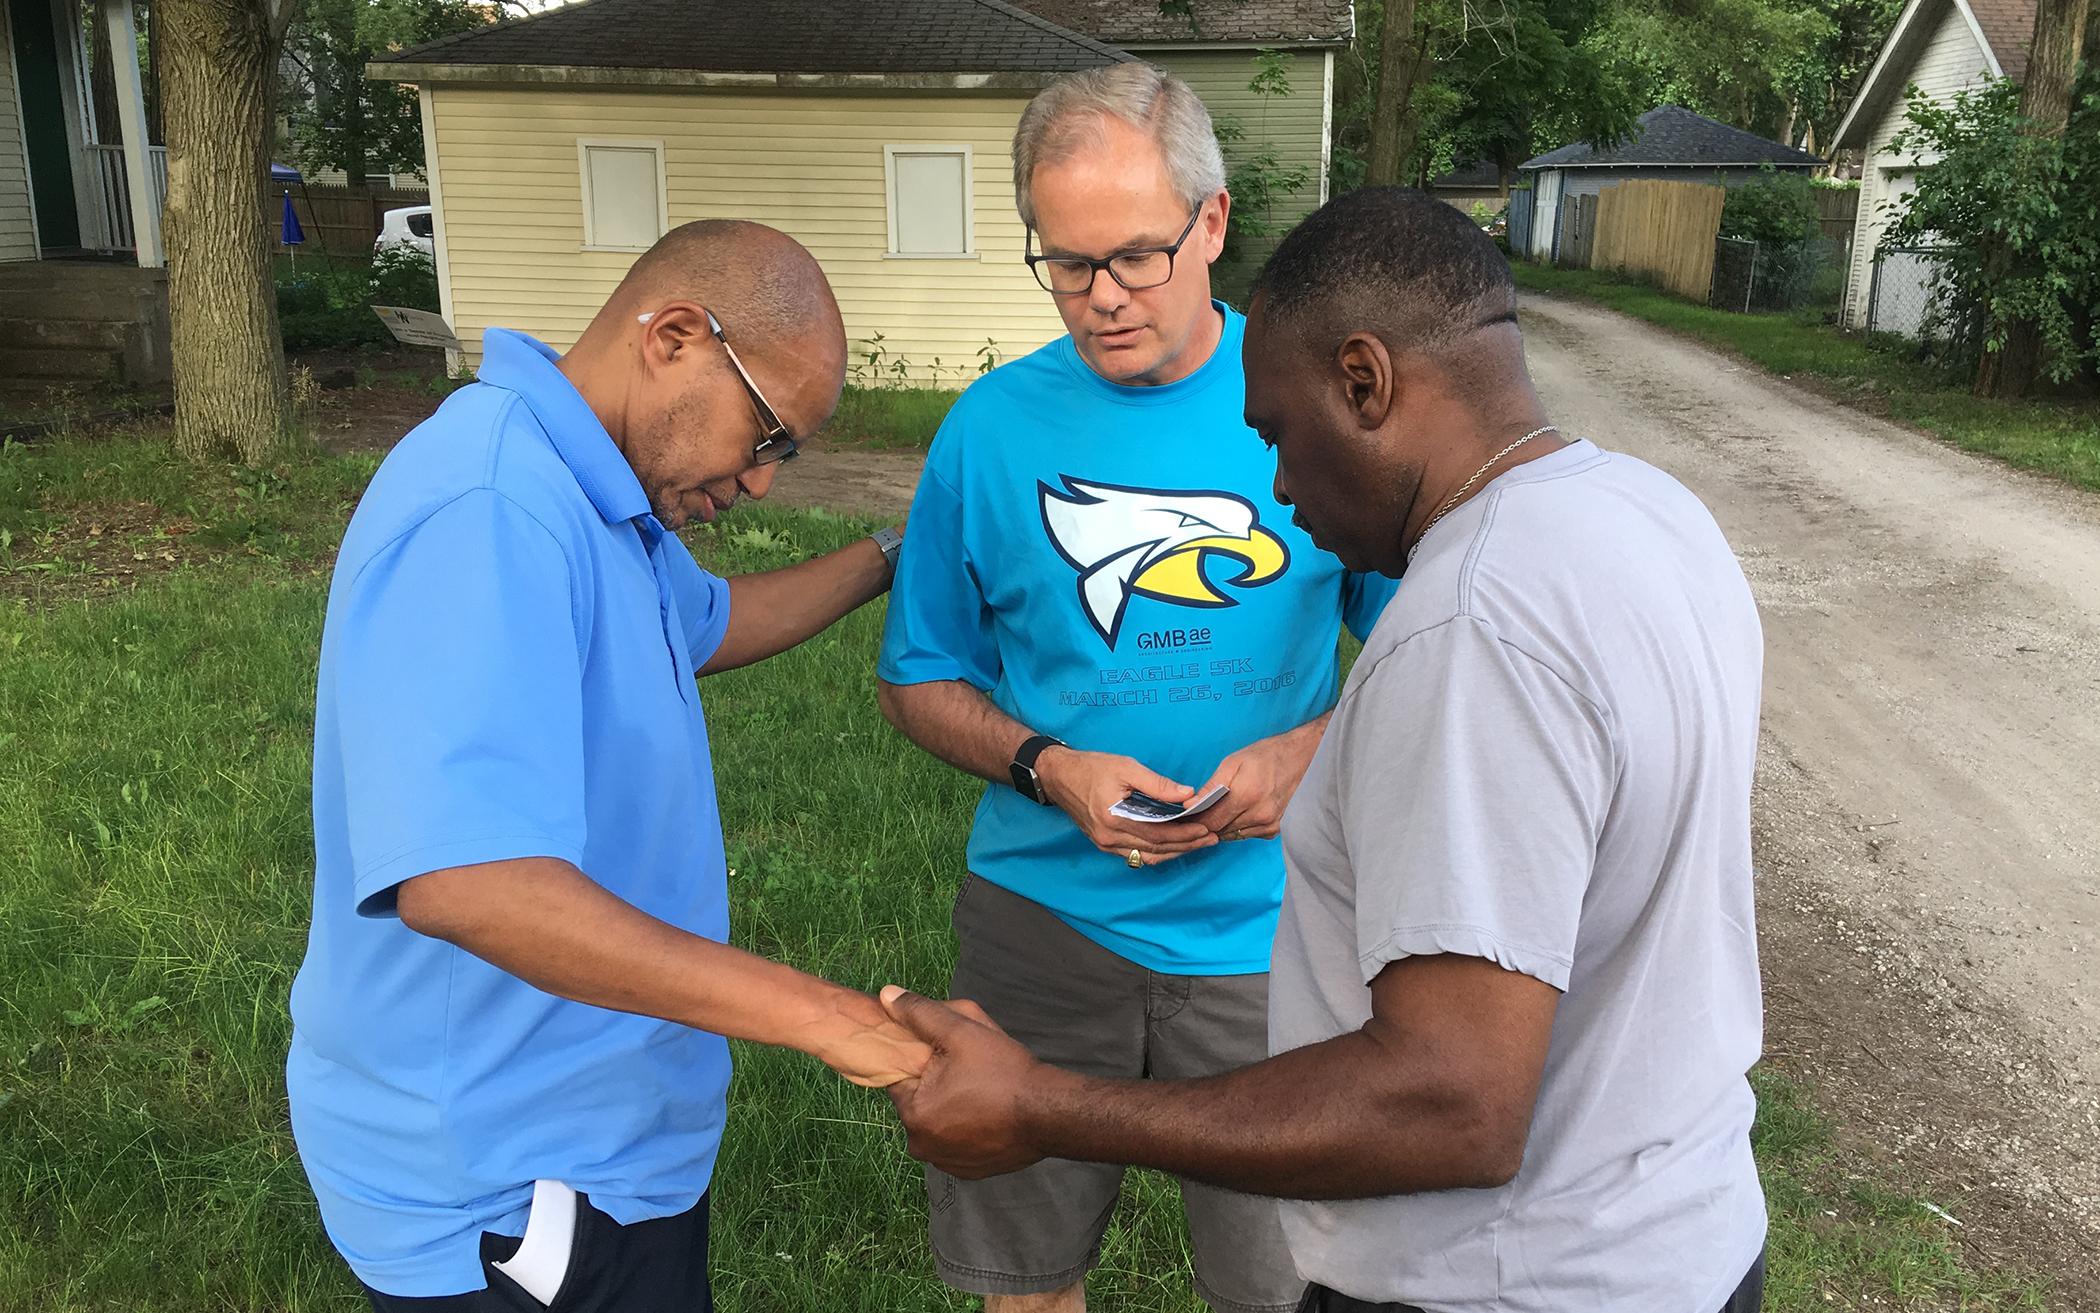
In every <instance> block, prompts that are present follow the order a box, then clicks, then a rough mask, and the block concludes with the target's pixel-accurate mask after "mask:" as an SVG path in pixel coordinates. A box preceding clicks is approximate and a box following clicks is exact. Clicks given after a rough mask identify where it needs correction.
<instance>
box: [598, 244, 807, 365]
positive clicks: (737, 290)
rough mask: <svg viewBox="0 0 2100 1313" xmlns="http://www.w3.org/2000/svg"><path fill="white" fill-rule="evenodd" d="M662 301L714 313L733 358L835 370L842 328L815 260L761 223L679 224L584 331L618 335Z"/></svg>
mask: <svg viewBox="0 0 2100 1313" xmlns="http://www.w3.org/2000/svg"><path fill="white" fill-rule="evenodd" d="M670 301H694V302H698V303H699V304H701V305H704V306H706V307H707V308H708V309H709V310H712V311H713V312H714V315H715V318H716V319H718V320H720V321H721V323H722V328H723V330H724V331H725V332H726V333H728V334H729V338H730V340H731V341H732V342H734V343H735V344H736V349H737V352H738V354H739V355H743V356H747V357H757V358H761V359H770V360H774V361H777V362H780V363H782V364H787V363H789V362H796V363H799V364H801V365H802V366H803V367H805V368H809V369H813V370H817V371H818V372H824V373H828V372H830V370H831V369H832V368H834V367H836V368H837V369H838V370H840V371H842V372H843V370H844V368H845V360H846V330H845V326H844V323H843V321H842V320H841V319H840V318H839V304H838V300H837V299H836V298H835V297H834V296H833V295H832V293H831V283H830V282H829V281H828V280H827V279H826V278H825V277H824V270H823V269H822V268H820V267H819V266H818V264H817V260H816V257H815V256H813V255H811V254H810V253H809V251H808V250H807V249H805V248H804V247H803V245H802V243H800V242H798V241H796V240H795V239H794V238H792V237H790V236H788V235H787V234H786V233H784V232H781V231H780V230H779V229H777V228H768V227H767V226H766V225H764V224H762V223H750V222H747V221H745V220H742V219H701V220H698V221H696V222H693V223H686V224H680V225H679V226H678V227H676V228H673V229H672V230H671V231H669V232H667V233H665V234H664V235H663V236H662V237H661V238H660V239H658V241H657V243H656V245H654V246H652V247H650V248H649V249H648V251H646V252H645V253H643V255H642V257H641V258H640V259H639V260H636V261H635V262H634V266H633V267H632V268H631V269H629V270H628V271H627V276H626V277H625V278H623V279H621V280H620V285H619V287H618V288H617V289H615V290H614V292H613V294H612V299H611V300H609V301H607V302H606V303H605V309H604V310H602V311H600V312H599V315H598V321H597V322H595V323H593V324H592V325H591V328H592V331H594V332H595V331H597V330H598V329H599V328H600V327H601V325H603V326H605V327H609V328H613V329H615V330H618V331H624V330H625V328H626V326H627V325H630V324H632V323H633V322H634V319H635V316H637V315H642V314H647V313H649V312H650V311H652V310H654V309H656V308H657V307H658V306H661V305H663V304H665V303H667V302H670Z"/></svg>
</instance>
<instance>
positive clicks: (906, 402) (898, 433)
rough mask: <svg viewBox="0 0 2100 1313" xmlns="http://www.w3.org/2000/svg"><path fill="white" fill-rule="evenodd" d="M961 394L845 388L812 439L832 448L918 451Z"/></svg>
mask: <svg viewBox="0 0 2100 1313" xmlns="http://www.w3.org/2000/svg"><path fill="white" fill-rule="evenodd" d="M961 395H962V393H961V392H960V391H955V390H950V389H948V388H913V387H862V386H859V385H857V384H856V385H853V386H849V387H848V388H847V389H846V390H845V392H844V393H842V394H841V395H840V396H839V408H838V410H837V412H835V413H834V414H833V415H832V417H831V422H830V423H828V424H826V425H825V426H824V428H823V430H822V432H821V433H819V434H818V437H819V438H820V439H821V440H822V441H823V442H824V443H826V444H827V445H829V446H832V447H866V448H872V449H874V450H876V451H924V450H926V448H928V447H930V446H932V445H933V435H934V433H935V432H936V431H937V430H939V428H940V427H941V421H942V420H944V419H946V418H947V417H948V407H950V406H952V405H954V404H955V399H956V398H957V397H959V396H961Z"/></svg>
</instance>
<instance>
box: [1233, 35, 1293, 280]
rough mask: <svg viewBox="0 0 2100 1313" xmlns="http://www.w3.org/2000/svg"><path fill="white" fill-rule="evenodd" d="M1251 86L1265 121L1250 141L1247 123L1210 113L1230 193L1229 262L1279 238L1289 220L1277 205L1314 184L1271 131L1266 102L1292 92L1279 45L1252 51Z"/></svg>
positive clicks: (1257, 125) (1262, 121)
mask: <svg viewBox="0 0 2100 1313" xmlns="http://www.w3.org/2000/svg"><path fill="white" fill-rule="evenodd" d="M1247 90H1249V91H1251V92H1253V93H1254V94H1255V95H1256V96H1259V97H1260V98H1261V104H1262V115H1261V120H1260V121H1259V122H1258V123H1257V124H1256V125H1255V127H1256V134H1255V138H1254V139H1253V140H1252V141H1249V140H1248V137H1247V127H1246V125H1245V124H1244V123H1242V122H1241V121H1240V120H1239V119H1238V118H1236V117H1235V116H1233V115H1231V114H1219V115H1216V116H1214V117H1213V118H1212V120H1211V128H1212V130H1213V131H1214V132H1216V133H1217V136H1218V148H1219V149H1220V150H1221V151H1223V152H1224V155H1225V190H1227V191H1228V192H1230V193H1232V212H1231V214H1230V215H1228V216H1227V217H1226V222H1225V254H1224V257H1223V258H1224V259H1225V260H1226V261H1227V262H1232V261H1237V260H1239V259H1241V258H1242V257H1243V256H1245V255H1246V254H1247V248H1248V245H1249V244H1250V243H1251V242H1255V241H1259V240H1260V239H1262V238H1266V237H1275V236H1278V235H1280V234H1281V233H1282V231H1283V230H1284V228H1285V227H1287V226H1288V225H1287V224H1285V223H1283V222H1280V221H1279V220H1278V219H1277V218H1276V207H1277V205H1279V204H1280V203H1282V202H1284V201H1287V200H1289V199H1290V198H1291V197H1293V196H1296V195H1297V194H1298V193H1299V192H1302V191H1304V190H1305V189H1306V188H1307V187H1309V186H1312V185H1313V176H1312V171H1311V170H1310V169H1307V168H1305V167H1303V166H1302V165H1301V166H1287V165H1285V164H1284V163H1283V159H1282V157H1281V156H1280V155H1278V154H1277V153H1276V148H1275V146H1274V145H1273V144H1271V141H1270V138H1269V132H1268V102H1269V101H1270V100H1273V99H1275V98H1277V97H1281V96H1288V95H1290V94H1291V78H1290V66H1289V63H1288V59H1287V57H1286V56H1285V55H1284V53H1283V52H1282V51H1280V50H1263V51H1260V52H1258V53H1257V54H1256V55H1255V56H1254V75H1253V77H1251V78H1250V79H1248V82H1247Z"/></svg>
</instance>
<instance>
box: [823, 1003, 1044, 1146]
mask: <svg viewBox="0 0 2100 1313" xmlns="http://www.w3.org/2000/svg"><path fill="white" fill-rule="evenodd" d="M845 997H847V998H848V999H850V1000H858V1002H848V1003H846V1004H845V1005H844V1008H842V1011H843V1010H845V1009H850V1011H851V1014H852V1015H851V1016H850V1017H846V1016H842V1017H841V1018H840V1020H841V1021H844V1022H846V1023H847V1024H846V1025H845V1026H844V1027H842V1028H841V1029H840V1030H839V1032H838V1034H837V1036H836V1038H834V1039H832V1040H830V1041H829V1042H826V1043H824V1044H823V1045H821V1046H820V1047H818V1048H817V1049H816V1050H815V1052H816V1056H817V1057H819V1058H820V1059H822V1060H823V1061H824V1062H825V1064H826V1065H828V1066H830V1067H831V1068H832V1070H834V1071H836V1072H838V1073H839V1075H841V1076H843V1077H845V1078H846V1079H847V1080H849V1081H851V1082H853V1083H854V1084H855V1085H863V1086H867V1087H869V1088H873V1089H880V1090H883V1091H885V1092H886V1093H887V1094H888V1095H889V1096H890V1102H891V1103H892V1104H894V1105H895V1106H896V1109H897V1116H898V1118H899V1119H900V1120H901V1121H902V1122H903V1123H904V1127H905V1130H906V1132H907V1133H908V1136H909V1138H908V1139H907V1141H906V1144H907V1147H908V1148H909V1150H910V1152H911V1155H912V1156H913V1157H914V1158H918V1159H921V1160H922V1161H925V1162H929V1163H932V1164H933V1165H934V1166H936V1167H938V1168H940V1169H941V1170H942V1171H945V1172H948V1173H949V1174H951V1175H954V1176H960V1177H964V1178H966V1179H973V1180H974V1179H976V1178H978V1177H984V1176H997V1175H999V1174H1000V1173H1002V1172H1011V1171H1017V1170H1019V1169H1020V1168H1023V1167H1026V1166H1028V1165H1029V1164H1030V1163H1033V1162H1035V1161H1036V1160H1037V1159H1039V1158H1042V1157H1044V1156H1045V1154H1044V1152H1043V1151H1042V1150H1040V1149H1034V1148H1031V1147H1030V1146H1029V1145H1028V1143H1027V1141H1026V1137H1025V1135H1024V1133H1023V1128H1024V1123H1025V1113H1026V1110H1027V1104H1028V1099H1029V1096H1030V1095H1032V1094H1040V1093H1042V1092H1044V1091H1046V1090H1047V1089H1049V1088H1050V1087H1052V1086H1055V1085H1058V1084H1059V1083H1061V1082H1073V1081H1076V1080H1077V1079H1078V1078H1076V1077H1072V1076H1070V1075H1069V1074H1068V1073H1065V1072H1061V1071H1058V1070H1057V1069H1056V1068H1054V1067H1048V1066H1045V1065H1044V1064H1042V1063H1040V1062H1037V1061H1036V1060H1035V1058H1034V1057H1032V1056H1031V1055H1030V1054H1029V1052H1028V1050H1027V1049H1025V1048H1023V1047H1022V1046H1021V1045H1020V1044H1019V1043H1017V1042H1016V1041H1015V1040H1013V1039H1012V1038H1011V1037H1010V1036H1008V1035H1007V1033H1006V1032H1005V1031H1004V1030H1001V1029H1000V1028H999V1026H998V1024H997V1023H996V1022H994V1021H993V1020H992V1019H991V1018H990V1017H988V1016H986V1015H985V1013H984V1010H983V1009H982V1008H980V1007H978V1006H977V1005H976V1004H975V1003H972V1002H971V1001H969V1000H968V999H956V1000H953V1001H950V1002H940V1001H937V1000H934V999H929V998H923V997H921V996H919V995H917V994H914V993H912V992H911V991H909V990H906V989H903V988H901V987H899V986H896V985H885V986H884V987H883V990H882V996H881V999H880V1001H879V1002H878V1001H877V1000H875V999H870V998H868V996H867V995H865V994H852V995H848V996H845ZM862 1004H865V1005H867V1006H866V1007H863V1006H861V1005H862Z"/></svg>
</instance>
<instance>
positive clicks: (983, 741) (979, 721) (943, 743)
mask: <svg viewBox="0 0 2100 1313" xmlns="http://www.w3.org/2000/svg"><path fill="white" fill-rule="evenodd" d="M876 696H877V700H878V701H879V702H880V703H881V705H882V714H883V715H884V716H886V717H888V718H889V722H890V724H892V725H895V726H896V727H897V730H898V732H899V733H901V734H903V735H904V737H906V738H908V739H910V740H911V741H912V742H914V743H916V744H918V745H919V746H920V747H922V748H924V749H926V751H928V752H930V753H932V754H933V755H934V756H936V757H939V758H940V759H941V760H942V761H945V762H947V763H948V764H949V765H950V766H953V767H955V768H956V769H957V770H963V771H968V772H969V773H970V774H972V775H976V776H979V777H981V778H983V779H987V780H991V781H993V782H994V783H1004V782H1005V781H1006V780H1007V779H1008V771H1007V768H1008V766H1009V765H1011V764H1012V762H1013V759H1014V751H1015V750H1016V749H1017V748H1019V747H1020V746H1021V744H1022V743H1023V742H1024V741H1026V740H1027V739H1028V737H1029V736H1030V735H1032V734H1034V733H1035V731H1034V730H1032V729H1030V728H1029V727H1028V726H1026V725H1023V724H1022V723H1021V722H1020V721H1018V720H1015V719H1014V718H1013V717H1012V716H1009V715H1007V714H1006V713H1005V712H1003V711H1001V710H1000V709H999V708H998V707H996V706H994V705H993V704H992V700H991V699H990V698H988V697H986V696H985V695H984V694H983V693H982V692H981V691H979V690H978V689H975V688H972V687H971V686H970V685H968V684H965V683H963V682H962V681H960V680H953V679H950V680H940V681H937V682H935V683H931V684H888V683H885V684H882V685H881V686H880V687H879V688H878V690H877V695H876Z"/></svg>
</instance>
